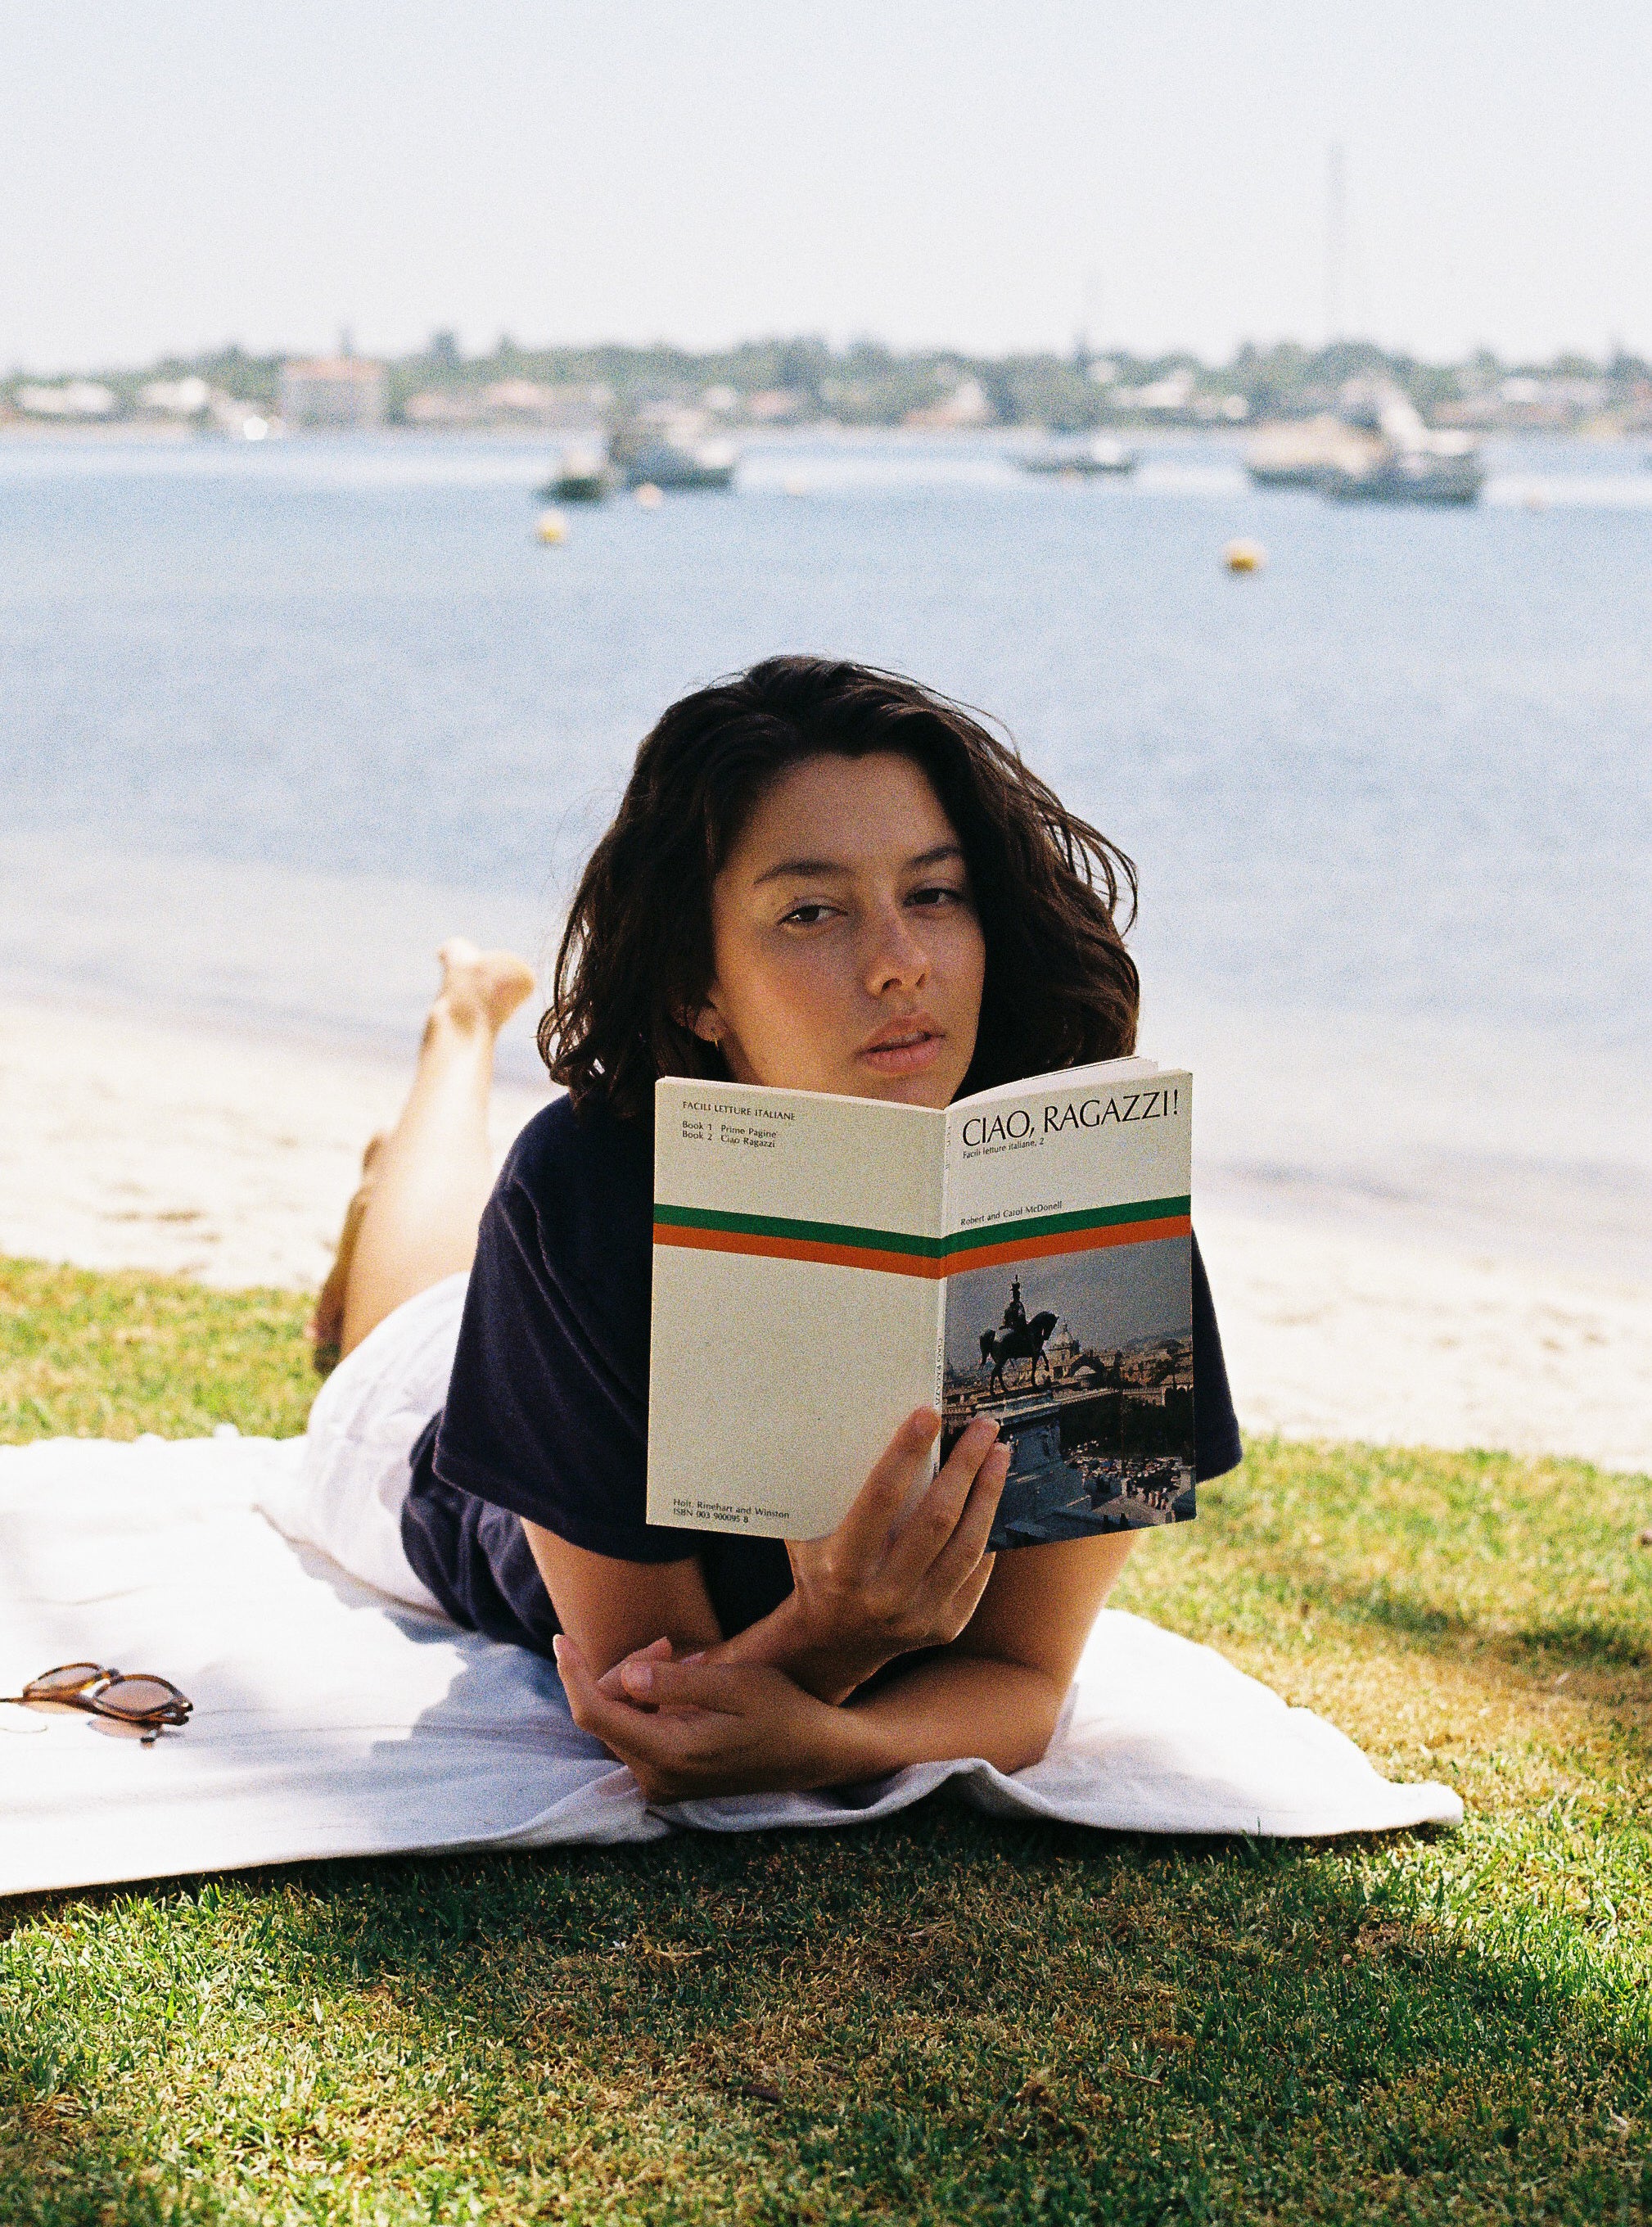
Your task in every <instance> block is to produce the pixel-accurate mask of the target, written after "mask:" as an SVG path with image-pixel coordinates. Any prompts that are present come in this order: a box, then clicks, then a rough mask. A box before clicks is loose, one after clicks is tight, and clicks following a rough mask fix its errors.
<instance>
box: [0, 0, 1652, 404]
mask: <svg viewBox="0 0 1652 2227" xmlns="http://www.w3.org/2000/svg"><path fill="white" fill-rule="evenodd" d="M1649 86H1652V10H1649V9H1648V8H1647V7H1646V6H1645V4H1644V0H1587V4H1585V5H1582V6H1576V5H1574V6H1571V7H1562V6H1560V4H1558V0H1554V3H1553V4H1533V0H1429V4H1419V0H1389V4H1387V5H1385V6H1383V7H1380V8H1375V7H1372V6H1370V5H1369V4H1368V0H1360V4H1350V0H1271V4H1259V0H1252V4H1242V3H1241V4H1235V0H1151V4H1137V0H1128V4H1118V5H1107V4H1103V0H1089V4H1062V0H988V4H981V0H949V4H941V3H940V0H830V4H820V5H815V6H813V7H805V6H799V5H793V4H789V3H788V0H673V4H669V5H667V4H662V0H605V4H596V0H465V4H464V5H462V6H456V5H454V4H453V0H442V4H440V5H437V4H433V0H394V4H388V3H387V0H373V4H372V5H368V4H366V0H282V4H280V5H279V6H273V7H272V6H271V5H269V4H268V0H261V4H259V5H258V6H256V7H255V6H252V5H251V4H247V0H214V4H211V5H207V4H205V0H144V5H142V6H137V7H135V6H133V5H132V4H131V0H118V4H117V0H35V3H34V4H32V5H29V6H28V7H25V6H23V5H22V4H19V0H0V363H26V364H28V365H29V366H30V367H35V368H39V369H45V368H50V367H67V366H69V365H81V364H90V363H94V362H99V361H109V362H124V361H142V360H145V359H147V358H149V357H150V356H151V355H153V354H156V353H158V352H160V351H162V350H163V349H166V348H183V349H188V348H195V347H196V346H200V345H205V344H210V343H214V342H217V341H222V340H226V339H231V338H233V339H238V340H239V341H242V342H243V343H245V344H246V345H247V346H248V347H258V346H271V345H273V346H281V347H313V346H317V345H322V344H327V343H330V342H331V341H332V340H333V339H334V338H335V335H336V333H337V331H338V329H339V328H340V327H341V325H345V324H348V325H350V326H352V327H353V328H354V333H355V335H356V339H357V343H358V345H359V346H360V347H362V348H370V349H374V348H385V349H398V348H405V347H407V346H409V345H411V344H413V343H415V342H417V341H419V340H421V339H422V338H423V337H424V335H426V334H427V333H428V332H429V331H430V330H431V329H432V327H435V326H437V325H452V326H456V328H457V329H458V330H459V332H460V335H461V336H462V340H463V341H464V343H465V345H466V346H467V347H470V348H481V347H487V346H490V345H491V344H492V342H493V341H494V338H495V337H496V336H497V335H498V334H499V333H500V331H501V329H504V330H508V331H509V332H510V333H512V334H513V335H514V336H516V337H517V338H519V339H522V340H546V339H551V340H561V341H567V340H578V339H587V338H593V337H597V336H613V337H619V338H624V339H632V340H641V339H648V338H654V337H658V336H661V335H663V336H667V337H669V338H673V339H676V340H679V341H687V342H691V343H703V342H709V341H719V340H725V339H729V338H732V337H735V336H738V335H750V334H758V333H765V332H780V331H786V332H792V331H803V330H808V331H820V332H825V333H826V334H829V335H832V337H833V338H837V339H842V338H845V337H847V336H849V335H852V334H855V333H860V332H871V333H876V334H877V335H882V336H883V337H886V338H888V339H890V340H892V341H897V342H917V341H942V342H947V343H952V344H957V345H960V346H964V347H971V348H982V349H992V350H996V349H1000V348H1011V347H1021V346H1029V345H1047V344H1056V345H1059V346H1062V347H1065V346H1067V345H1068V344H1069V343H1070V340H1071V336H1072V334H1073V331H1074V329H1075V326H1076V325H1077V324H1078V322H1080V320H1081V317H1083V318H1084V319H1085V321H1086V322H1088V325H1089V326H1090V328H1091V330H1092V334H1093V336H1094V338H1096V339H1098V340H1101V341H1116V342H1120V343H1124V344H1129V345H1133V346H1135V347H1138V348H1166V347H1169V346H1171V345H1174V344H1177V343H1184V344H1188V345H1191V346H1194V347H1196V348H1200V349H1202V350H1204V351H1206V352H1212V351H1217V352H1225V351H1226V350H1228V348H1231V347H1232V346H1233V345H1234V342H1235V341H1238V340H1239V339H1241V338H1242V337H1245V336H1247V335H1248V336H1254V337H1259V338H1271V337H1276V336H1279V335H1300V336H1303V337H1306V338H1317V337H1319V336H1320V335H1322V334H1323V331H1324V324H1325V278H1324V261H1325V258H1324V205H1325V169H1326V150H1327V148H1328V145H1329V144H1330V143H1331V142H1332V141H1334V140H1340V141H1342V142H1343V143H1344V144H1345V145H1346V150H1347V154H1346V163H1347V175H1348V196H1349V213H1350V218H1351V230H1352V239H1351V245H1350V253H1349V307H1350V310H1351V313H1352V314H1351V316H1350V318H1349V320H1348V322H1349V323H1350V324H1351V325H1352V326H1353V327H1355V329H1362V330H1364V331H1368V332H1369V333H1371V334H1373V335H1375V337H1376V338H1378V339H1379V340H1381V341H1385V342H1387V343H1389V344H1391V345H1400V346H1406V347H1410V348H1416V349H1418V350H1419V351H1422V352H1425V353H1428V354H1457V353H1459V352H1461V351H1463V350H1465V349H1467V348H1470V347H1472V346H1474V345H1475V344H1477V342H1480V341H1489V342H1490V343H1491V344H1492V345H1494V346H1496V348H1498V349H1499V350H1501V351H1502V352H1504V353H1506V354H1548V353H1551V352H1552V351H1553V349H1555V348H1557V347H1560V346H1561V345H1563V344H1572V345H1575V346H1580V347H1582V348H1585V349H1588V350H1591V351H1597V352H1598V351H1599V350H1602V349H1604V348H1605V347H1606V346H1607V344H1608V342H1609V341H1610V340H1611V338H1612V337H1613V336H1615V335H1617V336H1621V337H1622V338H1623V340H1624V341H1626V342H1627V343H1628V344H1629V345H1630V346H1632V347H1637V348H1640V349H1642V350H1643V351H1652V299H1649V290H1652V131H1649V128H1648V97H1649Z"/></svg>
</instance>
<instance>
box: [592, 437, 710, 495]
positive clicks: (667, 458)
mask: <svg viewBox="0 0 1652 2227" xmlns="http://www.w3.org/2000/svg"><path fill="white" fill-rule="evenodd" d="M613 453H614V461H615V463H616V465H617V467H618V469H619V472H620V475H621V477H622V479H623V481H624V482H625V484H626V486H627V487H628V488H641V487H656V488H660V489H661V490H662V492H664V493H666V494H668V495H679V494H692V493H700V494H720V493H722V492H724V490H726V489H727V488H731V487H732V486H733V485H734V475H735V473H736V471H737V469H738V468H739V463H740V458H739V455H738V453H737V450H736V449H735V446H734V443H732V442H731V441H705V440H700V439H698V438H697V437H694V436H692V435H682V434H679V435H678V436H676V437H674V438H673V437H664V438H661V439H657V440H640V441H627V442H625V443H621V442H619V441H616V443H615V445H614V451H613Z"/></svg>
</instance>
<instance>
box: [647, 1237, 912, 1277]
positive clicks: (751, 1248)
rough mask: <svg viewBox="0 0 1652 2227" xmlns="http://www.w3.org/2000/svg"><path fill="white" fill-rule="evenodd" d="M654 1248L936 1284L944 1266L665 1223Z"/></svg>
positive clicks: (854, 1248) (866, 1249)
mask: <svg viewBox="0 0 1652 2227" xmlns="http://www.w3.org/2000/svg"><path fill="white" fill-rule="evenodd" d="M654 1243H655V1244H656V1245H686V1246H687V1247H689V1248H690V1249H691V1250H692V1251H693V1252H696V1253H748V1254H757V1255H759V1256H760V1257H762V1259H764V1260H822V1261H824V1262H826V1265H827V1267H833V1268H879V1269H881V1270H882V1271H883V1273H884V1274H885V1275H887V1276H924V1277H927V1278H928V1279H929V1281H930V1282H932V1283H933V1282H934V1281H936V1280H937V1279H939V1278H940V1277H941V1276H942V1275H944V1274H945V1273H946V1269H945V1266H944V1263H942V1262H941V1261H940V1260H924V1259H923V1258H922V1256H921V1255H920V1254H915V1253H880V1252H877V1251H876V1250H875V1249H874V1248H871V1247H870V1246H865V1245H826V1244H822V1243H821V1242H820V1241H818V1240H817V1239H814V1238H808V1237H760V1236H757V1235H754V1234H752V1233H750V1232H749V1231H746V1230H739V1229H685V1228H680V1227H679V1226H674V1225H673V1224H672V1223H671V1222H655V1224H654Z"/></svg>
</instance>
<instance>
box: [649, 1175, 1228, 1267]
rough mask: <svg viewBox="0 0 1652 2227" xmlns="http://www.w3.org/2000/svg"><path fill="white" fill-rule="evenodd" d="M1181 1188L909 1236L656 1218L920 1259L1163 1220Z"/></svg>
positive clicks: (667, 1214) (830, 1225) (678, 1214)
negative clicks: (1125, 1201) (1165, 1194)
mask: <svg viewBox="0 0 1652 2227" xmlns="http://www.w3.org/2000/svg"><path fill="white" fill-rule="evenodd" d="M1191 1206H1192V1201H1191V1199H1190V1197H1189V1196H1188V1195H1187V1194H1186V1193H1185V1192H1183V1193H1182V1194H1181V1195H1180V1196H1177V1197H1174V1198H1143V1199H1136V1200H1133V1201H1132V1203H1130V1204H1129V1205H1127V1206H1094V1207H1087V1208H1084V1209H1081V1210H1080V1211H1079V1212H1077V1213H1075V1214H1034V1215H1028V1216H1024V1218H1023V1219H1022V1220H1021V1221H1019V1222H990V1223H988V1224H987V1225H986V1226H985V1228H979V1229H960V1230H958V1231H956V1232H955V1233H954V1235H952V1236H950V1237H913V1236H909V1235H906V1234H905V1233H904V1232H903V1231H901V1230H897V1229H862V1228H856V1227H855V1225H854V1224H853V1223H852V1222H795V1221H793V1220H791V1219H789V1218H788V1216H783V1215H777V1214H724V1213H722V1212H720V1211H719V1210H718V1209H716V1208H714V1207H706V1206H666V1205H662V1204H659V1203H656V1205H655V1207H654V1221H655V1222H657V1223H663V1224H664V1225H665V1226H666V1227H667V1228H673V1229H708V1230H723V1231H725V1232H726V1233H727V1234H728V1235H730V1236H736V1237H773V1238H778V1239H780V1240H781V1241H786V1240H788V1239H789V1240H790V1241H792V1242H793V1243H795V1244H809V1245H844V1246H849V1247H852V1248H854V1249H855V1250H856V1251H858V1252H866V1253H909V1254H914V1255H915V1257H916V1258H917V1259H919V1260H949V1259H952V1258H954V1256H956V1255H957V1254H967V1253H975V1252H979V1251H980V1250H981V1249H982V1248H984V1247H985V1246H988V1245H1014V1244H1019V1243H1020V1242H1022V1241H1024V1240H1025V1239H1028V1238H1035V1237H1059V1236H1064V1235H1068V1233H1069V1232H1071V1231H1075V1230H1083V1229H1118V1228H1123V1227H1126V1225H1128V1224H1129V1223H1131V1222H1164V1221H1169V1220H1170V1219H1172V1218H1174V1217H1175V1216H1180V1215H1184V1214H1186V1213H1188V1212H1189V1211H1190V1208H1191Z"/></svg>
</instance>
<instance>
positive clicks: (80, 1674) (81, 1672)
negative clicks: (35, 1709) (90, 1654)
mask: <svg viewBox="0 0 1652 2227" xmlns="http://www.w3.org/2000/svg"><path fill="white" fill-rule="evenodd" d="M97 1675H98V1666H97V1664H96V1663H95V1662H66V1663H64V1664H63V1666H62V1667H61V1669H57V1670H48V1672H47V1673H46V1675H45V1676H44V1677H43V1678H31V1679H30V1681H29V1686H28V1689H27V1690H28V1691H29V1693H30V1694H35V1695H37V1696H38V1697H39V1698H40V1699H41V1701H50V1700H51V1698H52V1696H53V1694H78V1693H79V1692H80V1688H81V1687H82V1686H87V1685H90V1684H91V1682H92V1680H93V1679H94V1678H95V1677H96V1676H97Z"/></svg>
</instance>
